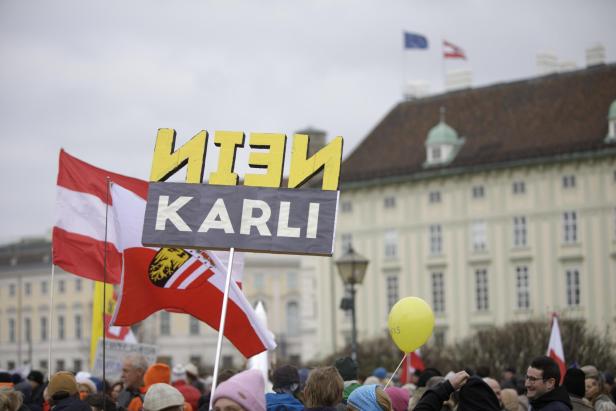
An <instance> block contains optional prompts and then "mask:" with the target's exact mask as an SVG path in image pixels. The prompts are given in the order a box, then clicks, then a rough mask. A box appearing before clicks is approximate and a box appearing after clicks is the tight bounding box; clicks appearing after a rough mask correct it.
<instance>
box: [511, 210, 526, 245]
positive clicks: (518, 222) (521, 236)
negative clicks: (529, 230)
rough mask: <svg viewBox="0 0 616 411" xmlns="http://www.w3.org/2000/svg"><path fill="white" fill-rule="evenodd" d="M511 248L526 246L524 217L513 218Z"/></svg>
mask: <svg viewBox="0 0 616 411" xmlns="http://www.w3.org/2000/svg"><path fill="white" fill-rule="evenodd" d="M513 246H514V247H524V246H526V217H524V216H517V217H513Z"/></svg>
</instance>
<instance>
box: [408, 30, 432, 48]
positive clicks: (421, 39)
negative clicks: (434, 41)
mask: <svg viewBox="0 0 616 411" xmlns="http://www.w3.org/2000/svg"><path fill="white" fill-rule="evenodd" d="M404 48H405V49H427V48H428V39H427V38H426V37H425V36H422V35H421V34H417V33H410V32H408V31H405V32H404Z"/></svg>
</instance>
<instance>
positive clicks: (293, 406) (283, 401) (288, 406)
mask: <svg viewBox="0 0 616 411" xmlns="http://www.w3.org/2000/svg"><path fill="white" fill-rule="evenodd" d="M265 404H266V408H267V411H301V410H303V409H304V404H302V403H301V402H299V400H298V399H297V398H295V397H294V396H292V395H291V394H289V393H280V394H278V393H267V394H265Z"/></svg>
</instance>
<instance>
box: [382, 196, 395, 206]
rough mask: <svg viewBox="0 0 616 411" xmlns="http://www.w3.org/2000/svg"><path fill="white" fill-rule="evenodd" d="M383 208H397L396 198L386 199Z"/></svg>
mask: <svg viewBox="0 0 616 411" xmlns="http://www.w3.org/2000/svg"><path fill="white" fill-rule="evenodd" d="M383 206H384V207H385V208H396V197H385V200H384V201H383Z"/></svg>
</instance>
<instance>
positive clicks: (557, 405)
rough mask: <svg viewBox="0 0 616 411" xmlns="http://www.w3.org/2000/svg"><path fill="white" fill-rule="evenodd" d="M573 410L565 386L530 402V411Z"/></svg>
mask: <svg viewBox="0 0 616 411" xmlns="http://www.w3.org/2000/svg"><path fill="white" fill-rule="evenodd" d="M571 409H573V405H571V400H570V399H569V393H567V390H566V389H565V387H564V386H562V385H561V386H559V387H556V388H555V389H553V390H552V391H548V392H546V393H545V394H543V395H542V396H541V397H539V398H535V399H534V400H531V401H530V408H529V411H538V410H541V411H570V410H571Z"/></svg>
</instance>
